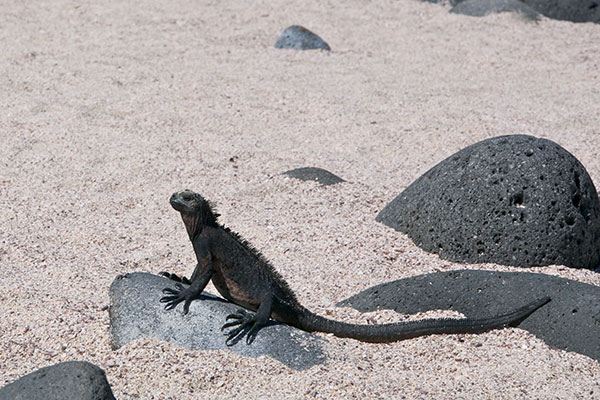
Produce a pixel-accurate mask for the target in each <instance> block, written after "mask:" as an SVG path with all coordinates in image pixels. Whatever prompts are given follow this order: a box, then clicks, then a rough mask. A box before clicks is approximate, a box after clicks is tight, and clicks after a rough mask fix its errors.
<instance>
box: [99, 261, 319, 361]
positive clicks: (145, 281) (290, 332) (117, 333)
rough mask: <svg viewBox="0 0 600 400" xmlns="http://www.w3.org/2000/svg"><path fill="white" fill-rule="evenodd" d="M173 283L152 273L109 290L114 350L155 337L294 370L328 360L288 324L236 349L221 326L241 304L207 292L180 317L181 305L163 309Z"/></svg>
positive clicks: (125, 278)
mask: <svg viewBox="0 0 600 400" xmlns="http://www.w3.org/2000/svg"><path fill="white" fill-rule="evenodd" d="M174 285H175V282H173V281H171V280H169V279H166V278H163V277H160V276H156V275H152V274H147V273H143V272H134V273H131V274H126V275H120V276H118V277H117V278H116V279H115V280H114V281H113V283H112V285H111V286H110V303H111V305H110V310H109V314H110V336H111V346H112V348H113V349H118V348H119V347H121V346H124V345H125V344H127V343H129V342H131V341H133V340H136V339H139V338H146V337H153V338H157V339H160V340H165V341H167V342H170V343H173V344H176V345H178V346H182V347H185V348H188V349H192V350H231V351H233V352H235V353H237V354H240V355H242V356H245V357H259V356H261V355H268V356H271V357H273V358H275V359H276V360H279V361H280V362H282V363H284V364H286V365H287V366H289V367H290V368H294V369H298V370H301V369H307V368H310V367H312V366H314V365H317V364H322V363H323V362H324V361H325V355H324V353H323V350H322V344H323V342H324V340H323V339H321V338H318V337H317V336H315V335H311V334H309V333H306V332H303V331H300V330H298V329H296V328H292V327H290V326H288V325H284V324H279V323H275V322H273V323H271V324H270V325H269V326H267V327H265V328H263V329H261V330H260V332H259V333H258V336H257V337H256V340H255V341H254V342H253V343H252V344H251V345H247V344H246V341H245V340H241V341H239V342H238V343H236V344H234V345H233V346H227V345H226V344H225V339H226V338H227V337H226V336H225V333H226V332H227V330H225V332H222V331H221V326H223V324H224V323H225V318H226V316H227V315H229V314H232V313H234V312H236V311H237V310H238V309H240V308H241V307H240V306H237V305H235V304H232V303H229V302H227V301H225V300H222V299H220V298H218V297H215V296H211V295H209V294H206V295H203V296H202V297H201V298H200V299H198V300H196V301H194V302H192V304H191V305H190V312H189V313H188V314H187V315H183V314H182V310H181V309H182V306H179V307H177V308H176V309H174V310H170V311H166V310H164V308H163V306H164V304H163V303H160V299H161V297H162V296H163V294H162V290H163V289H164V288H166V287H174Z"/></svg>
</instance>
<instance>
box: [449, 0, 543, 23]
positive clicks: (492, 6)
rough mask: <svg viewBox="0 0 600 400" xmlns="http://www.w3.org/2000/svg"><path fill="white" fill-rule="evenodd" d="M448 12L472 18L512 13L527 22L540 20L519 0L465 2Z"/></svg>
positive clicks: (475, 0) (535, 13)
mask: <svg viewBox="0 0 600 400" xmlns="http://www.w3.org/2000/svg"><path fill="white" fill-rule="evenodd" d="M450 12H451V13H455V14H463V15H469V16H472V17H484V16H486V15H489V14H497V13H502V12H512V13H515V14H518V15H519V16H521V17H523V18H524V19H527V20H531V21H538V20H539V19H540V16H539V14H538V13H537V12H536V11H535V10H534V9H532V8H531V7H529V6H527V5H526V4H524V3H522V2H521V1H519V0H465V1H462V2H460V3H458V4H457V5H456V6H454V7H452V8H451V9H450Z"/></svg>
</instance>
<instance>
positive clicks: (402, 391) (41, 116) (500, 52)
mask: <svg viewBox="0 0 600 400" xmlns="http://www.w3.org/2000/svg"><path fill="white" fill-rule="evenodd" d="M448 9H449V6H447V5H441V4H431V3H428V2H421V1H416V0H414V1H413V0H403V1H392V0H384V1H381V2H373V3H370V2H363V1H330V2H319V5H316V4H315V3H314V2H310V1H304V0H302V1H299V2H295V3H290V2H284V1H277V0H276V1H268V2H267V1H259V2H254V3H251V4H248V3H246V2H241V1H222V2H208V1H204V2H198V1H188V0H182V1H163V0H148V1H145V2H141V3H140V2H131V1H116V0H107V1H100V2H92V1H86V0H84V1H73V0H65V1H63V0H52V1H35V2H21V1H14V0H7V1H4V2H2V4H0V35H1V37H2V40H0V54H2V56H1V57H0V83H1V87H2V90H1V91H0V142H1V145H0V203H1V207H0V315H2V317H1V318H0V387H1V386H4V385H5V384H7V383H10V382H12V381H14V380H16V379H18V378H19V377H21V376H23V375H25V374H27V373H29V372H32V371H34V370H36V369H38V368H41V367H44V366H48V365H52V364H56V363H58V362H62V361H69V360H85V361H89V362H91V363H94V364H96V365H98V366H99V367H101V368H102V369H104V370H105V372H106V374H107V378H108V381H109V383H110V385H111V387H112V389H113V391H114V394H115V396H116V397H117V398H118V399H121V400H125V399H198V398H224V399H226V398H237V399H239V398H247V399H258V398H260V399H270V398H272V399H282V398H287V399H304V398H319V399H331V398H340V399H342V398H344V399H346V398H349V399H363V398H387V399H392V398H393V399H402V398H406V399H474V398H480V399H483V398H486V399H496V398H498V399H500V398H503V399H509V398H510V399H548V398H553V399H554V398H556V399H593V398H598V399H600V364H599V363H598V361H597V360H594V359H592V358H589V357H586V356H584V355H581V354H577V353H573V352H566V351H563V350H557V349H553V348H551V347H549V346H548V345H547V344H545V343H544V342H543V341H542V340H541V339H539V338H536V337H535V336H533V335H532V334H530V333H529V332H527V331H524V330H520V329H517V328H509V329H504V330H495V331H491V332H488V333H484V334H480V335H435V336H430V337H422V338H417V339H411V340H406V341H402V342H397V343H391V344H367V343H361V342H358V341H355V340H350V339H338V338H335V337H333V336H328V335H324V334H315V335H319V336H322V337H324V338H326V339H327V341H326V342H327V345H326V346H325V351H326V354H327V363H325V364H322V365H317V366H314V367H312V368H310V369H307V370H304V371H296V370H293V369H290V368H288V367H286V366H285V365H283V364H281V363H280V362H278V361H276V360H274V359H271V358H269V357H260V358H243V357H241V356H239V355H236V354H234V353H231V352H229V351H191V350H186V349H183V348H179V347H176V346H173V345H171V344H169V343H166V342H161V341H158V340H154V339H146V340H139V341H136V342H135V343H132V344H129V345H126V346H124V347H122V348H121V349H119V350H116V351H113V350H111V348H110V337H109V315H108V306H109V295H108V289H109V286H110V284H111V283H112V282H113V280H114V279H115V278H116V277H117V276H118V275H119V274H124V273H128V272H134V271H144V272H150V273H158V272H159V271H164V270H167V271H172V272H176V273H178V274H184V275H186V276H189V275H190V274H191V272H192V270H193V268H194V265H195V257H194V253H193V250H192V248H191V246H190V243H189V239H188V238H187V235H186V232H185V228H184V226H183V223H182V222H181V219H180V217H179V215H178V214H177V213H176V212H175V211H173V209H172V208H171V207H170V205H169V203H168V199H169V196H170V195H171V193H173V192H174V191H176V190H181V189H184V188H190V189H192V190H194V191H197V192H199V193H201V194H202V195H203V196H204V197H206V198H207V199H209V200H211V201H212V202H214V203H215V205H216V207H217V209H218V211H219V212H220V213H221V214H222V216H221V218H220V220H221V222H222V223H223V224H225V225H227V226H229V227H230V228H231V229H233V230H234V231H236V232H238V233H239V234H241V235H242V236H243V237H244V238H246V239H247V240H248V241H250V242H251V243H252V244H253V245H254V246H255V247H256V248H258V249H259V250H260V251H261V252H262V253H263V254H264V255H265V256H266V257H267V258H268V259H269V260H271V261H272V263H273V265H274V266H275V267H276V268H277V270H278V271H279V272H280V273H281V275H282V276H283V277H284V278H285V280H287V282H288V283H289V284H290V287H291V288H292V289H293V290H294V291H295V292H296V293H297V296H298V298H299V299H300V301H301V302H302V303H303V304H304V305H305V306H306V307H307V308H309V309H311V310H313V311H315V312H317V313H319V314H322V315H327V316H328V317H331V318H335V319H340V320H345V321H349V322H356V323H366V321H367V320H369V321H375V322H377V323H384V322H393V321H402V320H405V318H406V316H404V315H400V314H397V313H395V312H391V311H385V312H384V311H382V312H373V313H368V314H361V313H359V312H358V311H356V310H353V309H351V308H341V307H337V306H336V303H337V302H338V301H340V300H343V299H346V298H348V297H350V296H352V295H354V294H356V293H358V292H360V291H362V290H364V289H367V288H369V287H372V286H374V285H377V284H381V283H385V282H390V281H394V280H397V279H401V278H406V277H410V276H415V275H420V274H425V273H431V272H435V271H449V270H458V269H464V268H468V269H483V270H499V271H523V269H518V268H512V267H506V266H500V265H495V264H459V263H452V262H448V261H445V260H442V259H440V258H439V257H438V256H436V255H432V254H429V253H426V252H425V251H423V250H421V249H420V248H418V247H417V246H416V245H414V244H413V243H412V241H411V240H410V239H409V238H408V237H407V236H406V235H404V234H402V233H399V232H396V231H394V230H392V229H390V228H388V227H386V226H385V225H383V224H380V223H378V222H376V221H375V216H376V215H377V213H378V212H379V211H380V210H381V209H382V208H383V207H384V206H385V205H386V204H387V203H389V202H390V201H391V200H392V199H393V198H394V197H395V196H397V195H398V194H399V193H400V192H401V191H402V190H403V189H404V188H406V187H407V186H408V185H410V183H412V182H413V181H414V180H415V179H416V178H418V177H419V176H420V175H421V174H423V173H424V172H425V171H427V170H428V169H429V168H431V167H432V166H434V165H435V164H436V163H438V162H439V161H441V160H443V159H444V158H446V157H448V156H449V155H451V154H453V153H455V152H456V151H458V150H460V149H462V148H464V147H466V146H468V145H470V144H473V143H475V142H478V141H480V140H483V139H486V138H489V137H493V136H499V135H507V134H516V133H520V134H529V135H534V136H537V137H543V138H547V139H550V140H553V141H555V142H557V143H558V144H560V145H561V146H563V147H564V148H566V149H567V150H568V151H569V152H571V153H572V154H573V155H574V156H575V157H577V159H579V161H581V163H582V164H583V165H584V166H585V168H586V169H587V171H588V172H589V174H590V176H591V178H592V180H593V181H594V183H595V185H596V187H599V185H600V157H599V154H600V73H599V71H600V52H598V43H600V25H595V24H574V23H570V22H564V21H555V20H550V19H546V18H542V19H541V20H540V22H539V23H534V22H527V21H525V20H523V19H521V18H519V17H518V16H515V15H512V14H498V15H492V16H488V17H485V18H474V17H466V16H461V15H455V14H449V13H448ZM295 24H298V25H303V26H305V27H306V28H308V29H310V30H312V31H313V32H315V33H317V34H318V35H319V36H321V37H322V38H323V39H324V40H325V41H326V42H327V43H328V44H329V45H330V46H331V49H332V51H331V52H325V51H320V50H319V51H294V50H281V49H275V48H274V47H273V44H274V43H275V41H276V39H277V37H278V35H279V34H280V33H281V32H282V31H283V30H284V29H285V28H286V27H288V26H290V25H295ZM306 166H314V167H321V168H324V169H327V170H328V171H331V172H333V173H335V174H337V175H339V176H340V177H342V178H343V179H345V180H346V182H344V183H341V184H337V185H333V186H328V187H321V186H319V185H318V184H316V183H314V182H301V181H298V180H295V179H291V178H289V177H286V176H282V175H281V173H282V172H284V171H287V170H289V169H292V168H298V167H306ZM526 271H530V272H531V271H533V272H540V273H544V274H550V275H555V276H560V277H564V278H569V279H573V280H576V281H579V282H584V283H589V284H593V285H597V286H600V274H599V273H595V272H592V271H589V270H579V269H572V268H567V267H564V266H560V265H557V266H548V267H536V268H530V269H527V270H526ZM207 291H208V292H210V293H213V294H217V293H216V291H215V289H214V288H213V287H212V285H210V284H209V286H208V288H207ZM550 295H551V294H550ZM157 301H158V298H157ZM440 315H456V314H455V313H454V314H453V313H449V312H447V311H446V312H444V311H432V312H429V313H426V314H422V315H417V316H414V317H415V318H420V317H424V316H440ZM457 316H458V315H457ZM412 317H413V316H411V318H412ZM238 345H245V343H240V344H238Z"/></svg>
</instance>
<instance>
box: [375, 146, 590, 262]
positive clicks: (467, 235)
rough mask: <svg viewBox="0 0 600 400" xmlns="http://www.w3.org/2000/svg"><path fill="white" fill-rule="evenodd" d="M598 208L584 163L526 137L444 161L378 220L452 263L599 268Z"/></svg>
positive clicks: (468, 149) (473, 148) (472, 148)
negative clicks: (558, 265)
mask: <svg viewBox="0 0 600 400" xmlns="http://www.w3.org/2000/svg"><path fill="white" fill-rule="evenodd" d="M599 215H600V203H599V200H598V195H597V193H596V189H595V187H594V184H593V183H592V180H591V179H590V176H589V175H588V173H587V172H586V170H585V168H584V167H583V165H581V163H580V162H579V161H578V160H577V159H576V158H575V157H574V156H573V155H572V154H570V153H569V152H568V151H567V150H565V149H564V148H562V147H561V146H559V145H558V144H556V143H554V142H552V141H550V140H547V139H540V138H535V137H532V136H526V135H510V136H500V137H495V138H491V139H487V140H484V141H481V142H478V143H475V144H473V145H471V146H469V147H466V148H464V149H463V150H461V151H459V152H457V153H455V154H454V155H452V156H450V157H448V158H447V159H445V160H443V161H442V162H440V163H439V164H437V165H436V166H434V167H433V168H431V169H430V170H429V171H427V172H426V173H425V174H423V175H422V176H421V177H420V178H418V179H417V180H416V181H415V182H413V183H412V184H411V185H410V186H409V187H407V188H406V189H405V190H404V191H403V192H402V193H400V195H398V196H397V197H396V198H395V199H394V200H393V201H392V202H390V203H389V204H388V205H387V206H386V207H385V208H384V209H383V210H381V212H380V213H379V214H378V215H377V218H376V219H377V221H380V222H382V223H384V224H385V225H388V226H390V227H392V228H394V229H396V230H398V231H401V232H404V233H406V234H408V236H409V237H410V238H411V239H412V240H413V241H414V242H415V244H417V245H418V246H419V247H421V248H422V249H424V250H426V251H429V252H433V253H437V254H439V255H440V257H442V258H444V259H448V260H452V261H458V262H468V263H480V262H494V263H498V264H503V265H512V266H518V267H529V266H537V265H550V264H562V265H566V266H569V267H574V268H589V269H595V268H597V267H598V263H599V261H600V254H599V251H600V218H599Z"/></svg>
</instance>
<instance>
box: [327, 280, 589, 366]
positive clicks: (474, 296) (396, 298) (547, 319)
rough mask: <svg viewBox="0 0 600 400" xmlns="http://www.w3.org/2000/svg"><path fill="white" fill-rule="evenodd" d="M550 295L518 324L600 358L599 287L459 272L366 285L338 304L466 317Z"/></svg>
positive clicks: (555, 342) (364, 309) (546, 339)
mask: <svg viewBox="0 0 600 400" xmlns="http://www.w3.org/2000/svg"><path fill="white" fill-rule="evenodd" d="M543 296H550V297H551V298H552V301H551V302H550V303H548V304H546V305H545V306H543V307H542V308H540V309H539V310H537V311H535V312H534V313H533V314H531V315H530V316H529V317H527V318H526V319H525V320H523V322H521V324H520V325H519V328H521V329H525V330H527V331H529V332H531V333H532V334H534V335H535V336H537V337H539V338H541V339H542V340H544V342H546V343H547V344H548V345H550V346H552V347H555V348H559V349H563V350H567V351H575V352H577V353H580V354H584V355H586V356H588V357H592V358H594V359H596V360H600V287H598V286H594V285H589V284H585V283H581V282H577V281H572V280H570V279H564V278H559V277H556V276H550V275H544V274H533V273H528V272H495V271H476V270H461V271H450V272H438V273H433V274H427V275H420V276H416V277H411V278H407V279H401V280H398V281H395V282H390V283H384V284H382V285H378V286H374V287H372V288H370V289H367V290H365V291H363V292H361V293H359V294H357V295H355V296H352V297H351V298H349V299H347V300H344V301H342V302H340V303H339V304H338V305H339V306H352V307H354V308H356V309H357V310H359V311H360V312H370V311H375V310H379V309H389V310H395V311H397V312H401V313H407V314H414V313H418V312H423V311H427V310H436V309H442V310H447V309H452V310H456V311H459V312H461V313H463V314H464V315H465V316H467V317H481V316H482V315H489V314H498V313H503V312H506V311H509V310H511V309H514V308H517V307H520V306H522V305H524V304H527V303H528V302H530V301H533V300H534V299H537V298H540V297H543Z"/></svg>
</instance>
